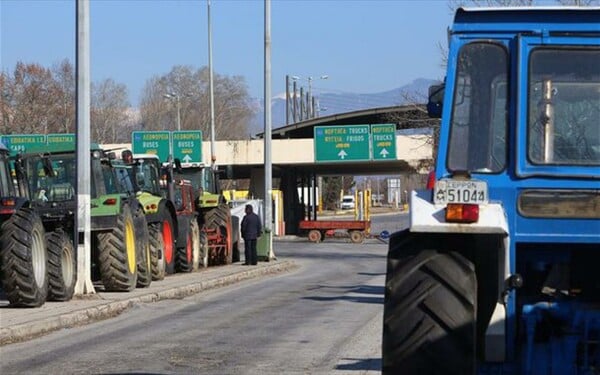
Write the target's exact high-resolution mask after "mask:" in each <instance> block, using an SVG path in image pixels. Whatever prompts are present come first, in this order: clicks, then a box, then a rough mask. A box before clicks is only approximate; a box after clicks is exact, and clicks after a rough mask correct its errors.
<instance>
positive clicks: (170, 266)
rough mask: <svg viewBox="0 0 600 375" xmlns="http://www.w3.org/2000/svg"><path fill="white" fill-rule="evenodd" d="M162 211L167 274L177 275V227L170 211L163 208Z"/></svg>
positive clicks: (161, 226)
mask: <svg viewBox="0 0 600 375" xmlns="http://www.w3.org/2000/svg"><path fill="white" fill-rule="evenodd" d="M161 211H162V219H161V222H160V230H161V233H162V237H163V243H164V247H163V253H164V255H165V272H166V273H167V274H169V275H170V274H173V273H175V256H176V252H177V248H176V245H175V239H176V238H177V233H175V225H174V223H173V218H172V217H171V215H170V214H169V211H168V210H167V209H166V208H165V207H163V209H162V210H161Z"/></svg>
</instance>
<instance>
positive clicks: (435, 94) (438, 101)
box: [427, 83, 445, 118]
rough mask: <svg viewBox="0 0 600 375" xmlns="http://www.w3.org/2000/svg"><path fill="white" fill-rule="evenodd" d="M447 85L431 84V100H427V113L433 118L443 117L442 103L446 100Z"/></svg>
mask: <svg viewBox="0 0 600 375" xmlns="http://www.w3.org/2000/svg"><path fill="white" fill-rule="evenodd" d="M444 89H445V85H444V84H443V83H442V84H439V85H432V86H429V100H428V101H427V114H428V115H429V117H431V118H441V117H442V103H443V102H444Z"/></svg>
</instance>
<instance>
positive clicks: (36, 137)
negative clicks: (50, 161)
mask: <svg viewBox="0 0 600 375" xmlns="http://www.w3.org/2000/svg"><path fill="white" fill-rule="evenodd" d="M0 141H2V143H4V145H5V146H6V147H8V149H9V150H10V151H11V152H12V153H14V154H17V153H19V152H21V153H25V152H27V151H28V150H29V149H32V148H33V149H37V150H39V149H43V148H44V147H46V136H45V135H44V134H9V135H3V136H0Z"/></svg>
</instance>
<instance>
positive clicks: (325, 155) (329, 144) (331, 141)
mask: <svg viewBox="0 0 600 375" xmlns="http://www.w3.org/2000/svg"><path fill="white" fill-rule="evenodd" d="M369 136H370V134H369V125H346V126H315V138H314V142H315V161H316V162H331V161H340V162H341V161H360V160H370V158H371V152H370V151H371V148H370V146H371V142H370V137H369Z"/></svg>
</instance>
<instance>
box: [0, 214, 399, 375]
mask: <svg viewBox="0 0 600 375" xmlns="http://www.w3.org/2000/svg"><path fill="white" fill-rule="evenodd" d="M386 220H392V221H393V218H387V219H386ZM274 249H275V251H276V255H277V256H278V257H279V258H282V259H283V258H285V259H293V260H294V261H295V262H296V263H297V264H298V265H299V267H298V268H297V269H296V270H294V271H292V272H289V273H284V274H281V275H278V276H271V277H265V278H262V279H255V280H251V281H247V282H242V283H239V284H236V285H232V286H229V287H226V288H222V289H218V290H214V291H210V292H205V293H202V294H198V295H195V296H192V297H189V298H185V299H182V300H168V301H161V302H157V303H150V304H138V305H136V306H134V307H133V308H131V309H130V310H129V311H127V312H126V313H124V314H122V315H120V316H118V317H115V318H113V319H109V320H105V321H102V322H98V323H94V324H91V325H88V326H84V327H78V328H72V329H68V330H63V331H59V332H55V333H52V334H50V335H47V336H44V337H41V338H38V339H34V340H31V341H28V342H24V343H19V344H13V345H8V346H4V347H0V373H2V374H18V373H20V374H121V373H128V374H374V373H378V372H379V371H380V367H381V348H380V346H381V320H382V312H383V285H384V281H385V256H386V252H387V245H386V244H385V243H383V242H382V241H379V240H373V239H372V240H367V241H366V242H365V243H364V244H360V245H356V244H352V243H349V241H348V240H347V239H326V240H325V241H324V242H323V243H319V244H313V243H309V242H308V241H291V242H275V246H274ZM233 267H243V266H241V265H234V266H233ZM24 313H26V310H24Z"/></svg>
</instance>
